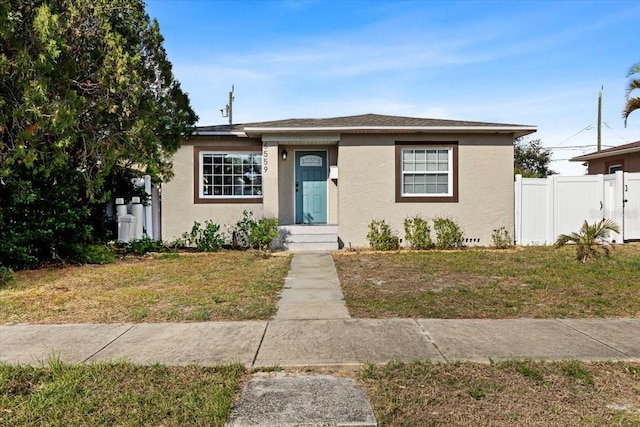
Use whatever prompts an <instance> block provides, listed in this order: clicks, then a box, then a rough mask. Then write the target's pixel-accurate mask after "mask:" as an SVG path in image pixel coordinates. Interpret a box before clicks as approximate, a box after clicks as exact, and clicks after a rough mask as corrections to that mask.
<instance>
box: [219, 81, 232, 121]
mask: <svg viewBox="0 0 640 427" xmlns="http://www.w3.org/2000/svg"><path fill="white" fill-rule="evenodd" d="M234 89H235V88H234V85H231V92H229V103H228V104H227V106H226V107H225V108H221V109H220V114H222V117H229V124H230V125H231V124H233V101H234V100H235V97H234V96H233V91H234Z"/></svg>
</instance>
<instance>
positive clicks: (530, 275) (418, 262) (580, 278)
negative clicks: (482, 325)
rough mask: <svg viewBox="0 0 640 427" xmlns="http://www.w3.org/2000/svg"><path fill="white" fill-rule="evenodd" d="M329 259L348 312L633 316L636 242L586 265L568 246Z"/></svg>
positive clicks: (638, 283) (637, 302)
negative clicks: (336, 274)
mask: <svg viewBox="0 0 640 427" xmlns="http://www.w3.org/2000/svg"><path fill="white" fill-rule="evenodd" d="M333 258H334V260H335V263H336V268H337V270H338V276H339V277H340V283H341V285H342V291H343V293H344V296H345V300H346V302H347V305H348V307H349V313H350V314H351V316H353V317H360V318H391V317H411V318H452V319H456V318H457V319H464V318H470V319H481V318H491V319H503V318H520V317H526V318H558V317H638V316H639V315H640V246H638V245H623V246H617V248H616V249H615V251H614V252H613V254H612V256H611V257H610V258H600V259H597V260H595V261H593V262H589V263H587V264H581V263H579V262H577V261H576V260H575V250H574V248H572V247H566V248H562V249H554V248H553V247H526V248H518V249H510V250H503V251H500V250H480V249H478V250H476V249H466V250H461V251H423V252H412V251H400V252H393V253H391V252H389V253H382V252H362V253H356V252H346V253H335V254H334V255H333Z"/></svg>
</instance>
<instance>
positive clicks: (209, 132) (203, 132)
mask: <svg viewBox="0 0 640 427" xmlns="http://www.w3.org/2000/svg"><path fill="white" fill-rule="evenodd" d="M193 135H194V136H237V137H239V138H246V137H247V134H246V133H245V132H239V131H220V130H215V131H212V130H197V129H196V131H195V132H194V133H193Z"/></svg>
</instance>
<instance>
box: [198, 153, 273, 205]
mask: <svg viewBox="0 0 640 427" xmlns="http://www.w3.org/2000/svg"><path fill="white" fill-rule="evenodd" d="M200 183H201V184H200V188H201V191H202V195H203V196H212V197H213V196H219V197H234V196H235V197H243V196H244V197H255V196H262V155H261V154H258V153H251V154H248V153H226V154H225V153H204V154H202V176H201V177H200Z"/></svg>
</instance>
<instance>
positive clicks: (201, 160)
mask: <svg viewBox="0 0 640 427" xmlns="http://www.w3.org/2000/svg"><path fill="white" fill-rule="evenodd" d="M215 154H222V155H229V154H237V155H245V156H246V155H258V156H260V162H259V165H260V179H261V186H262V187H263V188H262V194H260V195H257V194H247V195H230V194H221V195H215V194H204V157H205V156H208V155H215ZM198 157H199V158H198V163H199V165H198V166H199V171H198V196H199V197H200V199H210V200H211V199H213V200H216V199H256V198H262V196H263V194H264V182H262V152H261V151H260V150H256V151H231V150H229V151H227V150H222V151H221V150H206V151H204V150H203V151H200V152H199V154H198Z"/></svg>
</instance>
